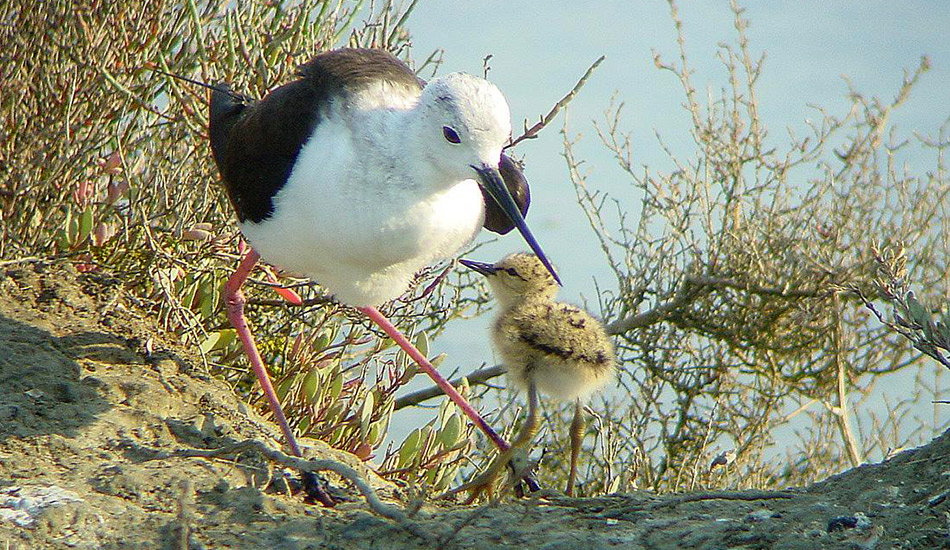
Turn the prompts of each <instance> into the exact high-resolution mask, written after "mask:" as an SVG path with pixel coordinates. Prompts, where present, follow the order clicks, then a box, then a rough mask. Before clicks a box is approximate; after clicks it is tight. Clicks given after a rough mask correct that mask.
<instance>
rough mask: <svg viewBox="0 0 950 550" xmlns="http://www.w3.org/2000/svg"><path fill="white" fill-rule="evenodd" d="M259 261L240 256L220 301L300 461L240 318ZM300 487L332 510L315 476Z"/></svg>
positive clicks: (251, 255) (253, 253) (252, 255)
mask: <svg viewBox="0 0 950 550" xmlns="http://www.w3.org/2000/svg"><path fill="white" fill-rule="evenodd" d="M260 257H261V255H260V254H258V253H257V251H256V250H254V249H253V248H252V249H251V250H250V252H248V253H247V255H246V256H244V259H243V260H241V263H240V265H238V268H237V271H235V272H234V274H233V275H231V278H230V279H228V282H227V283H226V284H225V285H224V299H225V302H226V303H227V307H228V320H229V321H230V322H231V326H233V327H234V330H236V331H237V333H238V337H239V338H240V339H241V343H242V344H244V353H245V354H247V359H248V361H250V363H251V368H252V369H254V374H256V375H257V380H258V382H260V384H261V389H262V390H263V391H264V397H265V398H266V399H267V404H268V405H269V406H270V410H271V412H272V413H274V417H275V418H276V419H277V424H278V425H279V426H280V431H282V432H283V433H284V439H285V440H286V441H287V444H288V445H289V446H290V450H291V452H292V453H293V454H294V456H298V457H302V456H303V455H302V454H301V452H300V446H299V445H297V440H296V439H295V438H294V432H293V430H291V429H290V424H288V423H287V417H286V416H284V410H283V409H282V408H281V406H280V400H279V399H277V392H275V391H274V385H273V384H271V381H270V376H268V374H267V369H266V368H265V367H264V362H263V361H262V360H261V354H260V353H259V352H258V351H257V344H255V343H254V335H253V334H251V329H250V327H248V326H247V319H245V317H244V304H245V303H246V302H247V300H246V299H245V298H244V292H243V291H242V290H241V286H242V285H243V284H244V281H246V280H247V277H248V275H249V274H250V273H251V270H252V269H254V265H255V264H256V263H257V261H258V260H259V259H260ZM308 485H309V486H308ZM304 486H305V488H306V489H307V492H308V493H309V494H310V495H312V496H313V497H314V498H316V499H317V500H319V501H320V502H322V503H323V504H325V505H327V506H333V504H335V503H334V502H333V499H332V498H331V497H330V496H329V495H327V494H326V493H325V492H324V491H323V489H322V488H321V487H319V483H318V482H317V480H316V476H315V475H313V474H304Z"/></svg>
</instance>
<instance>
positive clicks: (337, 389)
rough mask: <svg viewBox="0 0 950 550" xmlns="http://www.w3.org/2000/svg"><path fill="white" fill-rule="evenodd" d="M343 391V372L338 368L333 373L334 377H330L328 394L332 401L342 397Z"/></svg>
mask: <svg viewBox="0 0 950 550" xmlns="http://www.w3.org/2000/svg"><path fill="white" fill-rule="evenodd" d="M342 392H343V373H341V372H340V371H339V370H337V371H336V372H335V373H334V374H333V378H331V379H330V391H329V392H328V395H329V397H330V401H336V400H337V398H338V397H340V393H342Z"/></svg>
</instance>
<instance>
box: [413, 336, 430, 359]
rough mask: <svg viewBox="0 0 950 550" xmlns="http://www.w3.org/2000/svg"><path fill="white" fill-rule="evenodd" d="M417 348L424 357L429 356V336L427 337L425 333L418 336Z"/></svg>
mask: <svg viewBox="0 0 950 550" xmlns="http://www.w3.org/2000/svg"><path fill="white" fill-rule="evenodd" d="M415 346H416V349H417V350H419V353H421V354H422V356H423V357H428V356H429V336H428V335H426V333H425V332H420V333H419V334H418V335H416V341H415Z"/></svg>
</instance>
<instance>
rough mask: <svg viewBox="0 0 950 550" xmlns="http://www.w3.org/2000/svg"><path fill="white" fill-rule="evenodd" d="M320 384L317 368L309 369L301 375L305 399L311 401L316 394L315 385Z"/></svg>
mask: <svg viewBox="0 0 950 550" xmlns="http://www.w3.org/2000/svg"><path fill="white" fill-rule="evenodd" d="M319 384H320V373H319V371H317V369H309V370H308V371H307V374H306V375H305V376H304V377H303V391H304V395H306V396H307V401H309V402H311V403H313V402H314V398H315V397H316V396H317V387H318V386H319Z"/></svg>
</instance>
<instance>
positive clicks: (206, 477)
mask: <svg viewBox="0 0 950 550" xmlns="http://www.w3.org/2000/svg"><path fill="white" fill-rule="evenodd" d="M278 433H279V432H278V430H277V429H276V428H275V427H274V426H273V425H271V424H269V423H268V422H266V421H263V420H262V419H261V418H260V417H259V416H257V415H256V414H255V413H254V412H253V411H250V410H249V409H248V408H247V407H246V406H245V405H244V404H242V403H241V402H240V400H239V399H238V398H237V397H236V396H235V395H234V394H233V393H232V392H231V391H230V390H229V388H227V387H226V386H225V385H224V384H222V383H220V382H218V381H217V380H214V379H211V378H209V377H208V376H205V375H204V374H203V369H202V367H201V362H200V359H199V358H197V357H195V356H194V355H192V354H191V353H189V352H188V350H185V349H182V348H181V347H180V346H178V345H176V343H175V342H174V341H172V340H170V339H169V337H168V335H167V333H165V332H164V331H163V330H161V329H160V328H159V327H158V325H157V323H155V321H154V320H152V319H150V318H148V317H147V316H145V315H143V314H141V313H139V312H138V311H137V310H136V308H135V307H133V306H132V305H131V304H130V303H129V301H128V299H127V298H126V297H125V294H124V293H123V291H122V288H121V285H119V284H118V282H116V281H113V280H110V279H109V278H108V277H107V276H103V275H78V274H76V273H75V272H74V271H73V270H72V269H71V268H70V267H69V266H66V265H42V264H36V265H31V264H20V265H15V264H13V265H7V266H6V267H5V268H3V269H0V543H4V546H3V548H4V549H5V550H6V549H20V548H22V549H26V548H123V549H125V548H148V549H154V548H169V549H171V548H174V549H179V550H180V549H188V548H192V549H197V548H215V549H217V548H240V549H244V548H246V549H251V548H255V549H257V548H274V549H302V548H337V549H346V548H354V549H355V548H433V547H441V548H479V549H481V548H503V547H504V548H508V547H512V546H517V547H526V548H541V547H543V548H547V549H557V548H565V549H567V548H613V547H618V548H726V547H728V548H770V547H775V548H802V549H804V548H950V538H948V523H947V521H948V520H947V517H948V515H947V514H948V513H950V499H948V498H947V496H948V495H950V438H948V436H947V435H946V434H945V435H944V436H941V437H940V438H938V439H936V440H935V441H934V442H932V443H931V444H930V445H927V446H925V447H922V448H920V449H915V450H911V451H907V452H904V453H902V454H900V455H898V456H896V457H894V458H892V459H891V460H889V461H887V462H884V463H881V464H875V465H867V466H863V467H861V468H857V469H855V470H852V471H849V472H846V473H844V474H841V475H839V476H836V477H834V478H831V479H829V480H826V481H824V482H822V483H818V484H816V485H814V486H811V487H809V488H806V489H800V490H791V491H787V492H782V493H756V492H745V493H741V492H740V493H701V494H687V495H673V496H664V497H658V496H655V495H652V494H649V493H635V494H628V495H612V496H609V497H602V498H592V499H566V498H559V499H554V500H550V501H528V500H525V501H515V502H510V501H507V502H505V503H502V504H495V505H490V506H483V507H478V508H476V507H465V506H454V505H453V506H450V505H439V506H435V505H429V506H426V507H424V508H423V509H422V510H421V511H420V512H418V513H417V514H415V515H414V516H413V517H412V518H411V519H410V520H408V521H406V522H393V521H389V520H384V519H381V518H378V517H376V516H373V515H372V514H370V513H369V511H368V508H367V506H366V505H365V503H364V502H363V500H362V499H361V498H360V497H359V496H358V495H357V494H356V492H355V491H353V490H352V488H351V487H350V485H349V484H348V483H346V482H343V481H342V480H340V479H339V478H332V477H331V478H330V479H331V482H332V483H334V485H335V486H338V487H340V488H341V491H343V492H345V493H349V498H350V500H349V501H347V502H343V503H342V504H340V505H339V506H338V507H337V508H334V509H325V508H319V507H315V506H310V505H307V504H304V503H303V501H302V498H301V497H300V496H299V495H294V494H291V490H292V488H293V481H292V476H290V475H289V474H288V473H287V472H285V471H283V470H281V469H278V468H274V467H272V466H270V465H268V464H267V462H266V461H265V460H264V459H263V458H261V457H257V456H253V455H242V456H241V457H239V458H237V459H235V460H227V461H225V460H209V459H203V458H156V457H157V456H158V455H156V452H166V453H167V452H171V451H174V450H176V449H183V448H191V449H205V448H218V447H221V446H225V445H227V444H229V443H233V442H236V441H241V440H245V439H251V438H253V439H259V440H265V441H268V442H271V443H273V441H274V438H275V437H276V436H277V434H278ZM307 443H308V444H310V445H311V447H312V449H311V450H312V452H313V455H314V456H316V457H320V458H331V459H335V460H340V461H343V462H345V463H347V464H349V465H351V466H353V467H355V468H357V469H358V470H359V471H360V472H361V474H362V475H363V477H364V479H366V480H367V481H368V482H369V483H370V484H371V485H373V486H374V487H375V488H376V489H377V490H378V491H379V493H380V494H381V496H382V497H383V498H384V500H386V501H387V502H390V503H393V504H397V505H404V504H405V503H402V502H400V501H399V496H400V493H399V492H398V491H397V490H396V489H395V488H394V487H392V486H391V485H389V484H387V483H386V482H384V481H382V480H380V479H379V478H377V477H376V476H375V475H374V474H373V473H372V472H371V471H370V470H369V469H367V468H365V467H364V466H363V465H362V464H361V463H360V462H359V461H358V460H356V459H355V458H354V457H352V456H350V455H347V454H345V453H340V452H337V451H334V450H332V449H328V448H327V447H326V446H325V445H321V444H320V443H319V442H307ZM273 446H274V447H277V445H276V443H273ZM341 496H345V495H341Z"/></svg>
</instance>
